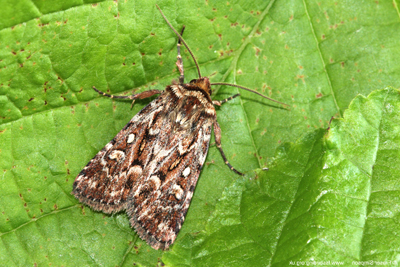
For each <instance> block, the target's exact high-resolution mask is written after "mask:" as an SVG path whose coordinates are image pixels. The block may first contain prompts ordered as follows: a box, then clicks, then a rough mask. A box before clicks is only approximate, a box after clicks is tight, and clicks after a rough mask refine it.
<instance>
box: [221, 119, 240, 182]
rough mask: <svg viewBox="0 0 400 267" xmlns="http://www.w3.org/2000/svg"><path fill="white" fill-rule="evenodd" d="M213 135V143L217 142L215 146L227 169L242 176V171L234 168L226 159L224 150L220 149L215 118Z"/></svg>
mask: <svg viewBox="0 0 400 267" xmlns="http://www.w3.org/2000/svg"><path fill="white" fill-rule="evenodd" d="M214 136H215V143H216V144H217V148H218V150H219V152H220V153H221V156H222V158H223V159H224V162H225V164H226V165H228V167H229V169H231V170H232V171H234V172H236V173H237V174H239V175H242V176H244V174H243V173H241V172H240V171H238V170H236V169H235V168H233V166H232V165H231V164H230V163H229V162H228V159H227V158H226V156H225V153H224V151H223V150H222V147H221V128H220V127H219V124H218V122H217V120H215V121H214Z"/></svg>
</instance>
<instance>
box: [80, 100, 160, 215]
mask: <svg viewBox="0 0 400 267" xmlns="http://www.w3.org/2000/svg"><path fill="white" fill-rule="evenodd" d="M164 100H165V99H164V98H163V97H162V95H161V96H159V97H158V98H157V99H155V100H153V101H152V102H151V103H149V104H148V105H147V106H146V107H144V108H143V109H142V110H141V111H140V112H139V113H138V114H136V115H135V116H134V117H133V118H132V119H131V120H130V122H129V123H128V124H127V125H126V126H125V127H124V128H123V129H122V130H121V131H120V132H119V133H118V134H117V135H116V136H115V137H114V139H112V140H111V141H110V142H109V143H108V144H107V145H106V146H105V147H104V148H103V149H102V150H101V151H100V152H99V153H97V154H96V156H95V157H94V158H93V159H92V160H91V161H90V162H89V163H88V164H87V165H86V167H85V168H84V169H83V170H82V171H81V172H80V173H79V174H78V176H77V177H76V179H75V182H74V185H73V191H72V194H73V195H74V196H75V197H76V198H77V199H78V200H79V201H80V202H82V203H85V204H86V205H88V206H90V207H91V208H93V209H94V210H99V211H103V212H106V213H115V212H118V211H120V210H123V209H125V205H126V201H127V198H128V195H129V192H130V191H131V189H132V188H133V187H134V185H135V184H136V183H137V181H138V179H139V178H140V176H141V173H142V170H143V165H144V163H143V162H141V160H143V158H140V156H141V154H140V153H139V152H140V144H141V143H142V140H143V138H144V137H145V136H146V132H147V131H148V128H149V125H151V124H152V121H153V118H154V117H155V116H157V115H158V114H159V113H160V112H162V111H163V105H164V103H163V102H164Z"/></svg>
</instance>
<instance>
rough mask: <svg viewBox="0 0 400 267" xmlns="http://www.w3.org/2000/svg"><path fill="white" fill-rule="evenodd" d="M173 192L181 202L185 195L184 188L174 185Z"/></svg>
mask: <svg viewBox="0 0 400 267" xmlns="http://www.w3.org/2000/svg"><path fill="white" fill-rule="evenodd" d="M172 190H173V191H174V194H175V197H176V199H178V200H180V199H181V198H182V195H183V190H182V188H181V187H180V186H179V185H177V184H174V185H173V187H172Z"/></svg>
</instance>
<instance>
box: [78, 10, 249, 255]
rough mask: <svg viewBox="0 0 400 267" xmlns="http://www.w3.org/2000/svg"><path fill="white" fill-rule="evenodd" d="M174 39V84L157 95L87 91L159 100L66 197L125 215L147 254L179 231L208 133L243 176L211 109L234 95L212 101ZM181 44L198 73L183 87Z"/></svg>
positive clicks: (129, 126)
mask: <svg viewBox="0 0 400 267" xmlns="http://www.w3.org/2000/svg"><path fill="white" fill-rule="evenodd" d="M157 8H158V9H159V7H158V6H157ZM160 12H161V10H160ZM161 14H162V16H163V17H164V19H165V20H166V22H167V23H168V25H169V26H170V27H171V28H172V26H171V24H170V23H169V22H168V20H167V19H166V18H165V16H164V14H163V13H162V12H161ZM172 29H173V28H172ZM173 30H174V31H175V29H173ZM175 33H176V34H177V35H178V37H179V41H178V57H177V58H178V60H177V66H178V69H179V72H180V77H179V83H178V84H172V85H169V86H167V87H166V88H165V90H164V91H160V90H149V91H145V92H142V93H139V94H134V95H131V96H112V95H108V94H106V93H103V92H101V91H99V90H97V89H96V88H94V89H95V90H96V91H97V92H98V93H100V94H102V95H104V96H107V97H111V98H122V99H130V100H133V101H134V100H135V99H142V98H146V97H149V96H152V95H156V94H160V95H159V96H158V97H157V98H156V99H155V100H153V101H152V102H150V103H149V104H148V105H147V106H145V107H144V108H143V109H142V110H141V111H140V112H139V113H138V114H136V115H135V116H134V117H133V118H132V119H131V120H130V121H129V122H128V124H127V125H126V126H125V127H124V128H123V129H122V130H121V131H120V132H119V133H118V134H117V136H115V137H114V139H113V140H111V141H110V142H109V143H108V144H107V145H106V146H105V147H104V148H103V149H102V150H101V151H100V152H98V153H97V155H95V157H94V158H93V159H92V160H91V161H90V162H89V163H88V164H87V165H86V167H84V168H83V170H82V171H81V172H80V173H79V174H78V176H77V177H76V179H75V182H74V184H73V191H72V194H73V195H74V196H75V197H76V198H77V199H78V200H79V201H80V202H82V203H84V204H86V205H88V206H90V207H91V208H93V209H94V210H98V211H103V212H105V213H115V212H119V211H122V210H126V211H127V213H128V216H129V220H130V223H131V225H132V227H134V228H135V230H136V231H137V233H138V234H139V236H140V237H141V238H142V239H144V240H145V241H146V242H147V243H148V244H149V245H150V246H151V247H153V248H154V249H168V247H169V246H170V245H171V244H172V243H173V242H174V241H175V239H176V237H177V234H178V232H179V230H180V229H181V227H182V224H183V222H184V220H185V216H186V213H187V210H188V208H189V204H190V201H191V199H192V196H193V192H194V189H195V187H196V183H197V180H198V178H199V175H200V171H201V169H202V167H203V164H204V161H205V159H206V156H207V151H208V147H209V142H210V138H211V132H212V127H213V128H214V134H215V141H216V146H217V148H218V149H219V151H220V152H221V155H222V157H223V159H224V161H225V163H226V164H227V165H228V166H229V168H230V169H231V170H233V171H235V172H236V173H238V174H241V175H242V173H240V172H239V171H237V170H236V169H234V168H233V166H232V165H230V163H229V162H228V160H227V158H226V156H225V154H224V152H223V150H222V145H221V129H220V127H219V124H218V122H217V116H216V112H215V108H214V105H221V104H223V103H225V102H227V101H229V100H231V99H233V98H235V97H237V96H239V94H236V95H234V96H232V97H230V98H228V99H225V100H222V101H213V100H212V99H211V96H210V95H211V83H210V81H209V79H208V78H207V77H201V74H200V69H199V67H198V64H197V62H196V60H195V58H194V56H193V54H192V52H191V50H190V49H189V47H188V46H187V44H186V42H185V41H184V40H183V38H182V36H181V35H182V33H183V30H182V32H181V34H179V33H177V32H176V31H175ZM181 42H182V43H183V44H184V45H185V46H186V48H187V49H188V51H189V52H190V54H191V55H192V58H193V60H194V62H195V64H196V66H197V70H198V74H199V78H198V79H194V80H192V81H191V82H190V83H184V73H183V65H182V59H181V56H180V43H181ZM225 85H229V84H225ZM239 88H242V89H245V90H249V91H252V90H251V89H248V88H243V87H239Z"/></svg>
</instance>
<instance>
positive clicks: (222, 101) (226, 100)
mask: <svg viewBox="0 0 400 267" xmlns="http://www.w3.org/2000/svg"><path fill="white" fill-rule="evenodd" d="M238 96H240V94H236V95H233V96H231V97H228V98H225V99H224V100H221V101H218V100H214V101H213V104H214V105H216V106H221V105H222V104H223V103H226V102H228V101H229V100H232V99H234V98H235V97H238Z"/></svg>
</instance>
